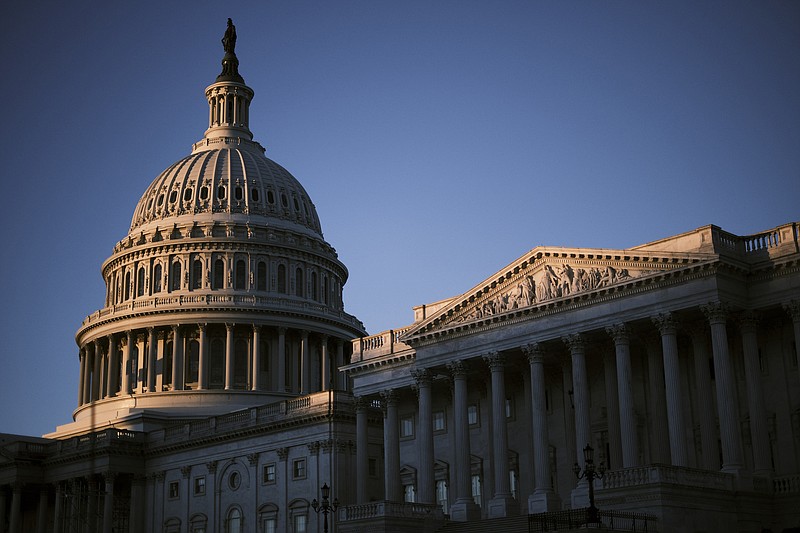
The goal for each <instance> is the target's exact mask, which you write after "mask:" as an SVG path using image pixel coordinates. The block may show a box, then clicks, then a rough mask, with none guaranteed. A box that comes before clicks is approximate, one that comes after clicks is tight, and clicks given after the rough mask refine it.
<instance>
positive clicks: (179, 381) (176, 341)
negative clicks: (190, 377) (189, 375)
mask: <svg viewBox="0 0 800 533" xmlns="http://www.w3.org/2000/svg"><path fill="white" fill-rule="evenodd" d="M172 390H174V391H176V390H183V334H182V333H181V328H180V326H178V325H174V326H172Z"/></svg>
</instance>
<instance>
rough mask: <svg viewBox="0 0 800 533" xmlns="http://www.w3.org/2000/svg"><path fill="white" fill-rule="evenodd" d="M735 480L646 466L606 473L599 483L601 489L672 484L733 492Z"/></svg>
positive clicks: (727, 476)
mask: <svg viewBox="0 0 800 533" xmlns="http://www.w3.org/2000/svg"><path fill="white" fill-rule="evenodd" d="M734 481H735V478H734V476H733V475H732V474H727V473H723V472H713V471H709V470H700V469H696V468H686V467H682V466H669V465H647V466H636V467H632V468H622V469H619V470H609V471H608V472H606V474H605V476H604V477H603V479H602V480H600V481H599V483H601V488H603V489H617V488H625V487H636V486H640V485H647V484H650V483H673V484H676V485H683V486H690V487H698V488H706V489H712V488H713V489H721V490H733V488H734Z"/></svg>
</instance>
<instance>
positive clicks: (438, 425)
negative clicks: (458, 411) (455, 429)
mask: <svg viewBox="0 0 800 533" xmlns="http://www.w3.org/2000/svg"><path fill="white" fill-rule="evenodd" d="M446 429H447V423H446V420H445V417H444V411H434V412H433V431H439V432H441V431H445V430H446Z"/></svg>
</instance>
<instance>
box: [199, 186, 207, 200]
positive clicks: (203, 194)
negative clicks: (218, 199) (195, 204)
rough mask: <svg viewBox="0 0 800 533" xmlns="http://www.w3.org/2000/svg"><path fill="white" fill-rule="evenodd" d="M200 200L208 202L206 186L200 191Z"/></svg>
mask: <svg viewBox="0 0 800 533" xmlns="http://www.w3.org/2000/svg"><path fill="white" fill-rule="evenodd" d="M200 199H201V200H208V187H205V186H204V187H202V188H201V189H200Z"/></svg>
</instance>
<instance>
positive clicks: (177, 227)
mask: <svg viewBox="0 0 800 533" xmlns="http://www.w3.org/2000/svg"><path fill="white" fill-rule="evenodd" d="M235 43H236V34H235V29H234V27H233V25H232V24H231V23H230V22H229V26H228V30H227V31H226V33H225V38H224V39H223V45H224V50H225V55H224V58H223V61H222V65H223V70H222V73H221V74H220V75H219V76H218V77H217V78H216V80H215V82H214V83H213V84H211V85H210V86H209V87H208V88H206V91H205V95H206V98H207V100H208V104H209V119H208V124H209V126H208V129H207V130H206V132H205V134H204V136H203V138H202V139H201V140H200V141H198V142H196V143H195V144H194V145H193V147H192V151H191V154H189V155H188V156H186V157H184V158H183V159H181V160H179V161H178V162H176V163H174V164H173V165H171V166H169V167H168V168H167V169H166V170H165V171H164V172H163V173H161V174H160V175H159V176H158V177H157V178H156V179H155V180H154V181H153V182H152V183H151V184H150V186H149V187H147V189H146V190H145V192H144V194H143V195H142V197H141V199H140V200H139V203H138V205H137V206H136V209H135V210H134V213H133V219H132V221H131V226H130V230H129V232H128V235H127V236H125V238H123V239H122V240H120V241H119V242H118V243H117V244H116V245H115V246H114V249H113V253H112V255H111V257H109V258H108V259H107V260H106V261H105V262H104V263H103V265H102V276H103V279H104V281H105V284H106V294H105V301H104V302H103V305H102V307H101V308H100V309H99V310H97V311H96V312H94V313H93V314H91V315H90V316H88V317H87V318H86V319H85V320H84V321H83V324H82V325H81V327H80V329H79V330H78V333H77V336H76V340H77V344H78V357H77V358H76V365H80V374H79V375H80V379H79V383H78V384H76V385H77V387H76V388H77V408H76V409H75V411H74V414H73V418H74V420H73V421H72V422H71V423H67V424H65V425H63V426H59V427H58V428H57V430H56V431H55V432H54V433H52V434H49V435H46V436H45V437H44V438H34V437H21V436H16V435H6V434H0V533H6V532H10V533H20V532H56V533H72V532H112V531H114V532H131V533H144V532H162V531H163V532H169V533H172V532H187V533H189V532H194V533H199V532H226V533H241V532H245V531H258V532H264V533H272V532H278V531H280V532H292V533H302V532H310V531H315V532H321V531H323V529H324V528H325V526H326V522H327V526H328V527H329V528H330V530H331V531H341V532H356V531H370V532H373V531H386V532H393V531H420V530H421V531H430V532H433V531H436V530H437V529H440V528H442V527H444V528H445V529H444V531H458V527H459V524H462V523H464V522H466V523H472V522H476V521H481V520H487V521H489V522H487V523H486V525H485V526H484V527H485V528H497V527H503V528H505V529H507V530H508V531H509V532H511V531H515V529H514V528H520V529H519V530H520V531H528V528H531V529H530V530H531V531H540V530H547V531H550V530H553V529H558V530H567V529H569V528H570V527H580V526H581V525H583V526H584V527H585V526H586V525H587V524H586V522H587V520H588V521H589V522H590V524H588V525H593V526H598V525H599V524H600V523H603V524H604V525H605V526H606V527H611V524H610V521H613V520H616V522H615V523H614V525H613V527H614V528H616V529H620V530H624V529H626V528H627V529H629V528H631V527H634V526H636V527H638V528H641V527H647V528H648V531H686V532H701V531H708V532H711V531H742V532H760V531H762V530H766V529H769V530H772V531H781V530H782V529H785V528H792V527H800V445H799V444H798V443H800V368H799V367H800V354H798V347H797V345H798V341H799V340H800V233H799V231H800V226H799V225H798V224H797V223H795V222H790V223H787V224H785V225H782V226H779V227H776V228H774V229H771V230H769V231H765V232H760V233H757V234H754V235H748V236H738V235H733V234H731V233H728V232H726V231H724V230H723V229H721V228H719V227H717V226H713V225H709V226H705V227H702V228H698V229H696V230H693V231H689V232H686V233H683V234H681V235H676V236H673V237H668V238H663V239H660V240H656V241H654V242H650V243H647V244H643V245H639V246H633V247H631V248H627V249H624V250H609V249H595V248H562V247H537V248H534V249H533V250H531V251H529V252H527V253H526V254H524V255H522V256H521V257H520V258H518V259H517V260H515V261H513V262H511V263H510V264H509V265H508V266H507V267H506V268H504V269H502V270H500V271H499V272H496V273H493V274H492V273H488V274H490V275H488V277H487V278H486V279H485V280H484V281H481V282H480V283H477V284H476V285H475V286H473V287H465V288H464V289H465V290H464V292H463V293H462V294H460V295H457V296H455V297H453V298H450V299H447V300H443V301H439V302H435V303H431V304H426V305H420V306H418V307H416V308H415V309H414V321H413V323H412V324H411V325H406V326H404V327H400V328H398V329H395V330H391V331H387V332H383V333H379V334H377V335H367V332H366V331H365V330H364V328H363V326H362V324H361V322H360V321H359V320H358V319H356V318H355V317H353V316H351V315H349V314H347V313H346V312H345V310H344V302H343V301H342V288H343V286H344V284H345V282H346V281H347V277H348V272H347V269H346V267H345V265H344V264H343V263H342V262H341V261H340V260H339V258H338V256H337V254H336V252H335V250H334V248H333V247H332V246H331V245H330V244H329V243H328V242H326V241H325V239H324V238H323V235H322V229H321V224H320V220H319V218H318V216H317V212H316V209H315V206H314V203H313V202H312V201H311V198H310V197H309V195H308V194H307V193H306V191H305V189H304V188H303V187H302V185H301V184H300V182H298V180H297V179H295V178H294V177H293V176H292V175H291V174H290V173H289V172H288V171H287V170H286V169H284V168H283V167H281V166H280V165H278V164H277V163H275V162H274V161H272V160H270V159H268V158H267V157H266V156H265V151H264V148H263V147H262V146H261V145H260V144H259V143H258V142H256V141H254V140H253V134H252V133H251V130H250V124H249V107H250V103H251V100H252V98H253V96H254V92H253V90H252V89H251V88H250V87H248V86H247V85H246V84H245V82H244V79H243V78H242V76H241V75H240V73H239V68H238V60H237V58H236V55H235ZM587 471H588V472H587ZM587 473H591V476H587ZM578 476H582V477H581V478H580V479H579V478H578ZM587 477H594V478H595V479H594V480H593V484H592V486H591V488H592V489H593V490H591V491H590V490H589V489H590V486H589V483H588V482H587ZM323 485H327V486H328V487H329V488H330V491H331V492H330V497H329V499H327V500H325V499H321V498H322V496H321V493H320V489H321V487H322V486H323ZM334 500H335V502H336V505H334ZM590 500H591V501H590ZM590 503H591V504H593V505H591V506H590ZM586 508H591V510H592V511H591V512H588V511H586ZM492 520H494V522H492Z"/></svg>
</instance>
